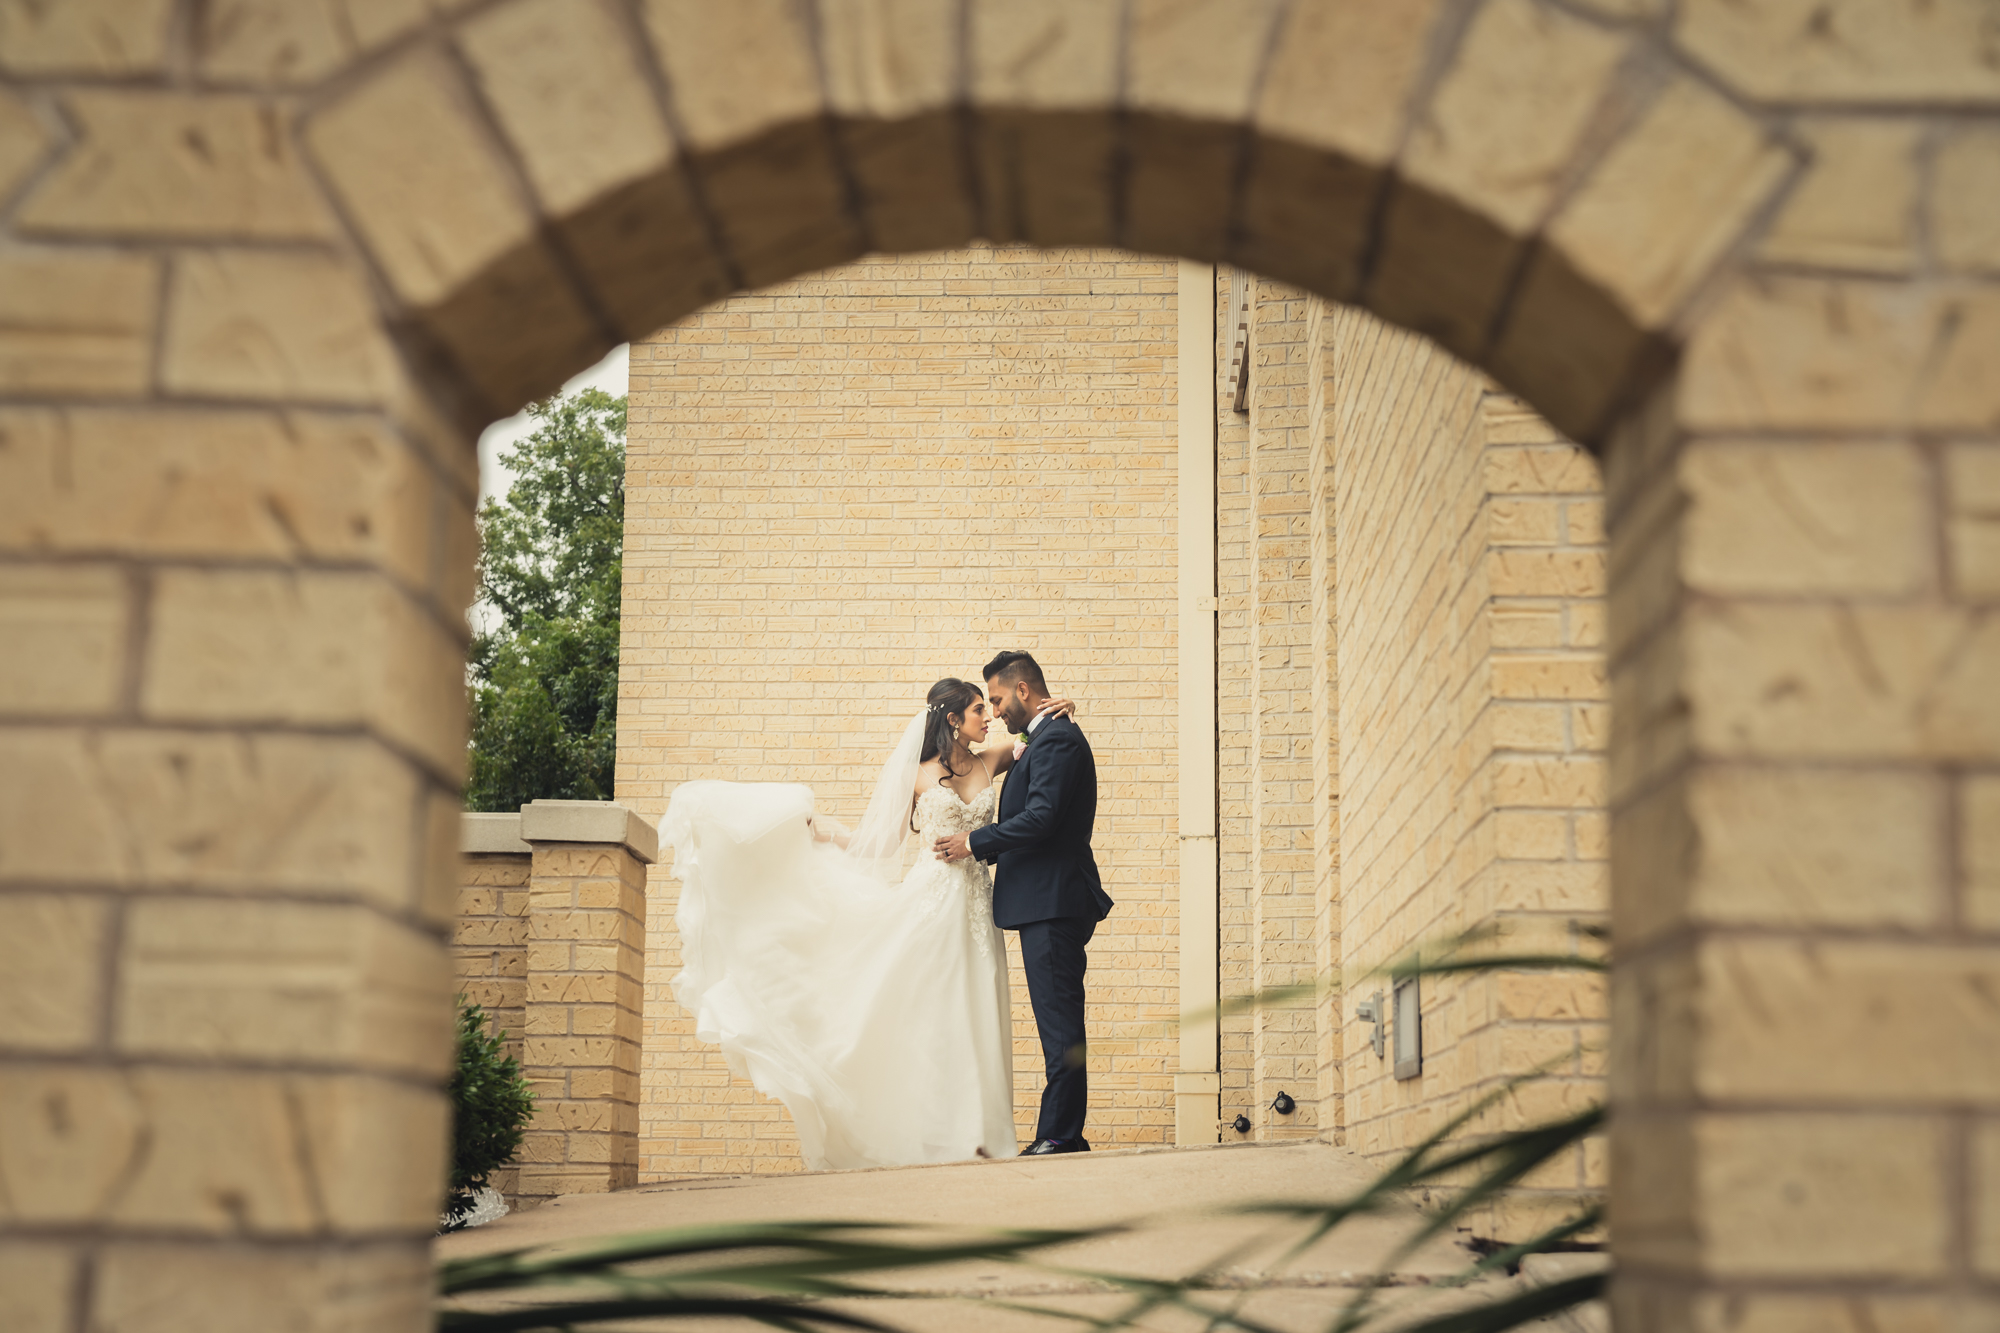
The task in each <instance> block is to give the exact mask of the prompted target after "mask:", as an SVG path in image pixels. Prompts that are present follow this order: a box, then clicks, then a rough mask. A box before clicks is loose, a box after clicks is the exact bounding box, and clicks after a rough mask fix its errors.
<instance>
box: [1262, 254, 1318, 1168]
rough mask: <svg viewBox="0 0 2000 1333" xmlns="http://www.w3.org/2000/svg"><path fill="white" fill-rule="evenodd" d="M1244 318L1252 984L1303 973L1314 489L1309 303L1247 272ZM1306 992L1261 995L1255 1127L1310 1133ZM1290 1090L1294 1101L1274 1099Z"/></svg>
mask: <svg viewBox="0 0 2000 1333" xmlns="http://www.w3.org/2000/svg"><path fill="white" fill-rule="evenodd" d="M1252 282H1253V284H1254V286H1253V291H1254V296H1253V298H1252V301H1251V311H1252V314H1251V321H1250V322H1251V331H1250V359H1251V363H1252V365H1251V370H1250V390H1249V398H1250V488H1251V542H1250V551H1251V570H1252V573H1251V589H1252V596H1253V598H1254V601H1253V604H1252V605H1253V611H1252V614H1251V617H1250V643H1251V654H1250V681H1251V686H1250V689H1251V702H1252V712H1251V723H1250V731H1251V737H1252V743H1251V752H1252V754H1253V756H1254V760H1253V762H1254V763H1255V765H1256V772H1255V774H1254V777H1253V781H1252V785H1251V795H1250V823H1251V835H1250V863H1251V877H1252V885H1253V890H1252V897H1251V958H1252V960H1253V967H1254V977H1255V982H1256V988H1257V989H1258V990H1260V991H1263V990H1269V989H1271V988H1274V987H1281V986H1297V985H1301V984H1305V983H1309V982H1310V981H1311V980H1312V979H1313V975H1314V971H1315V968H1316V967H1317V964H1318V958H1317V956H1316V950H1315V947H1314V943H1313V927H1314V916H1315V911H1314V847H1313V830H1312V823H1313V813H1312V812H1313V773H1312V745H1313V699H1312V683H1313V682H1312V676H1313V672H1312V660H1311V659H1312V645H1313V630H1312V624H1311V617H1312V586H1311V583H1310V574H1311V569H1312V536H1311V527H1312V493H1311V487H1310V485H1309V483H1308V480H1307V476H1306V469H1307V467H1308V464H1309V462H1310V457H1311V448H1310V442H1309V440H1308V438H1307V430H1306V424H1307V406H1308V403H1309V400H1310V395H1311V386H1310V384H1309V383H1308V375H1307V368H1308V363H1309V360H1310V348H1309V346H1308V344H1307V342H1306V323H1307V320H1306V308H1307V305H1308V304H1309V298H1308V297H1307V296H1306V294H1305V293H1304V292H1302V291H1299V290H1298V289H1296V288H1292V287H1286V286H1283V285H1281V284H1278V283H1274V282H1269V281H1266V280H1264V279H1260V278H1259V279H1252ZM1316 1027H1317V1017H1316V1013H1315V1006H1314V1005H1313V1003H1312V1002H1311V1001H1310V1000H1307V999H1294V1000H1289V1001H1286V1002H1283V1003H1268V1002H1267V1003H1264V1004H1260V1005H1259V1006H1258V1009H1257V1014H1256V1036H1255V1044H1254V1046H1253V1048H1252V1049H1253V1060H1254V1064H1253V1067H1252V1077H1251V1084H1250V1087H1251V1097H1252V1101H1251V1105H1250V1106H1249V1107H1248V1108H1247V1109H1248V1112H1249V1115H1250V1119H1251V1121H1252V1122H1253V1124H1254V1125H1255V1126H1256V1128H1255V1130H1254V1131H1253V1133H1254V1134H1255V1136H1256V1137H1257V1138H1260V1139H1283V1138H1310V1137H1313V1136H1314V1135H1316V1134H1318V1133H1319V1118H1318V1097H1317V1092H1318V1087H1319V1070H1318V1067H1317V1066H1318V1049H1317V1048H1318V1039H1317V1031H1316ZM1281 1092H1282V1093H1286V1094H1288V1095H1289V1096H1290V1097H1291V1098H1292V1100H1293V1102H1294V1104H1295V1108H1296V1109H1294V1110H1293V1111H1292V1112H1291V1113H1290V1114H1280V1113H1279V1112H1277V1111H1276V1110H1274V1109H1272V1103H1273V1102H1274V1101H1275V1100H1276V1099H1277V1096H1278V1094H1279V1093H1281Z"/></svg>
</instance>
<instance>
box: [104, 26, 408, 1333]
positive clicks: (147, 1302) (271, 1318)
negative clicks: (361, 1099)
mask: <svg viewBox="0 0 2000 1333" xmlns="http://www.w3.org/2000/svg"><path fill="white" fill-rule="evenodd" d="M301 7H303V6H301ZM429 1253H430V1250H429V1247H428V1246H427V1245H425V1244H423V1243H422V1242H421V1241H419V1240H403V1241H393V1242H388V1243H384V1242H381V1241H375V1242H373V1243H359V1244H351V1245H337V1246H335V1245H329V1246H325V1247H314V1248H311V1249H308V1248H304V1247H296V1248H295V1247H261V1246H238V1245H215V1244H208V1245H195V1244H186V1243H178V1244H176V1243H171V1242H168V1243H162V1242H160V1241H151V1242H139V1243H130V1244H115V1243H114V1244H109V1245H106V1246H105V1247H104V1248H103V1250H102V1251H101V1252H100V1255H99V1259H98V1270H97V1272H98V1279H97V1283H96V1287H95V1290H94V1292H93V1296H92V1301H91V1309H92V1313H93V1315H94V1317H95V1318H97V1319H98V1320H99V1321H100V1323H101V1326H102V1327H103V1328H104V1329H106V1330H107V1333H110V1331H111V1330H116V1333H126V1331H127V1330H132V1331H133V1333H139V1331H140V1330H144V1333H152V1331H153V1330H155V1329H158V1330H161V1331H162V1333H166V1331H167V1330H173V1331H174V1333H178V1331H179V1330H181V1329H197V1328H198V1329H201V1330H203V1331H204V1333H270V1330H273V1329H281V1328H286V1327H287V1326H288V1325H294V1324H295V1322H296V1320H297V1319H298V1317H299V1312H300V1311H301V1310H310V1311H312V1316H311V1317H312V1318H313V1319H315V1320H317V1321H319V1322H320V1323H321V1324H322V1325H323V1326H324V1327H326V1328H328V1329H341V1330H347V1329H354V1330H360V1329H383V1330H388V1329H417V1328H422V1327H424V1325H425V1323H426V1321H428V1320H430V1319H432V1318H433V1317H434V1316H433V1315H432V1313H431V1308H430V1307H431V1276H430V1266H429Z"/></svg>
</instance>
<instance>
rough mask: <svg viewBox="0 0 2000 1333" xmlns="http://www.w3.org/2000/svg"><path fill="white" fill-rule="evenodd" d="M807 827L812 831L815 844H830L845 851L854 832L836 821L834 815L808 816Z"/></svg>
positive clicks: (816, 814)
mask: <svg viewBox="0 0 2000 1333" xmlns="http://www.w3.org/2000/svg"><path fill="white" fill-rule="evenodd" d="M806 827H807V828H808V829H811V830H812V835H813V841H814V842H830V843H832V844H833V845H834V846H836V847H838V848H840V849H841V850H843V851H845V850H846V849H847V843H848V840H849V839H850V838H852V837H853V836H854V830H853V829H851V828H849V827H847V825H845V824H843V823H841V822H840V821H839V820H838V819H835V818H834V817H833V816H832V815H822V814H818V813H814V814H810V815H807V816H806Z"/></svg>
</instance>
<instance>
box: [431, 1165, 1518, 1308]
mask: <svg viewBox="0 0 2000 1333" xmlns="http://www.w3.org/2000/svg"><path fill="white" fill-rule="evenodd" d="M1371 1174H1372V1173H1371V1171H1370V1170H1369V1168H1368V1167H1366V1166H1365V1165H1363V1164H1362V1163H1361V1161H1360V1160H1359V1159H1358V1158H1357V1157H1355V1156H1354V1155H1353V1154H1351V1153H1349V1152H1347V1151H1346V1150H1345V1149H1341V1148H1335V1147H1331V1146H1329V1145H1327V1144H1322V1143H1313V1142H1306V1143H1292V1144H1272V1145H1264V1144H1241V1145H1231V1146H1227V1147H1216V1148H1201V1149H1188V1148H1182V1149H1158V1150H1127V1151H1122V1152H1100V1153H1090V1154H1087V1155H1085V1154H1078V1155H1075V1156H1068V1157H1055V1158H1014V1159H1012V1160H1009V1161H1001V1162H967V1163H961V1164H954V1165H951V1166H934V1167H907V1168H902V1169H897V1170H887V1171H833V1172H819V1173H814V1174H792V1175H782V1176H735V1177H725V1178H720V1179H718V1178H715V1177H703V1178H700V1179H694V1180H682V1181H673V1182H669V1183H666V1184H661V1185H649V1186H646V1187H644V1188H642V1189H636V1190H630V1191H626V1192H624V1193H619V1194H610V1195H575V1196H571V1197H568V1198H563V1199H558V1200H555V1201H553V1202H551V1203H548V1204H545V1205H543V1206H542V1207H540V1208H537V1209H534V1210H533V1211H530V1212H527V1213H521V1214H516V1215H514V1216H511V1217H507V1218H503V1219H502V1220H500V1221H499V1222H495V1223H493V1224H491V1225H489V1226H486V1227H482V1228H480V1229H478V1230H476V1231H468V1232H461V1233H459V1234H457V1235H453V1236H447V1237H444V1238H442V1239H440V1240H439V1241H438V1254H439V1257H440V1258H444V1259H451V1258H460V1257H465V1256H470V1255H477V1254H487V1253H492V1252H494V1251H499V1250H512V1249H520V1248H524V1247H529V1246H554V1247H564V1248H567V1247H571V1246H574V1245H577V1244H578V1243H581V1242H584V1241H588V1240H592V1239H596V1238H600V1237H605V1236H614V1235H620V1234H625V1233H629V1232H634V1231H644V1230H652V1229H658V1228H664V1227H688V1226H703V1225H713V1224H721V1223H731V1222H748V1221H756V1222H770V1221H782V1220H806V1219H842V1220H856V1221H893V1222H908V1223H912V1224H915V1225H917V1226H919V1227H922V1228H924V1232H923V1234H925V1235H926V1236H928V1237H933V1238H935V1237H939V1236H944V1235H949V1234H953V1233H954V1232H956V1231H958V1230H959V1229H979V1228H1011V1227H1026V1228H1062V1229H1068V1228H1082V1227H1101V1226H1107V1225H1111V1224H1116V1223H1121V1222H1130V1223H1133V1226H1132V1227H1131V1229H1129V1230H1125V1231H1121V1232H1119V1233H1117V1234H1112V1235H1105V1236H1100V1237H1096V1238H1092V1239H1090V1240H1087V1241H1083V1242H1080V1243H1077V1244H1073V1245H1070V1246H1066V1247H1064V1248H1062V1249H1060V1250H1057V1251H1051V1252H1049V1253H1047V1254H1045V1255H1043V1256H1041V1258H1040V1261H1039V1263H1038V1264H1037V1265H1035V1266H1022V1265H1011V1264H1003V1263H996V1262H991V1261H982V1262H976V1263H969V1264H962V1265H957V1266H954V1267H951V1268H937V1269H929V1270H924V1271H921V1272H918V1273H913V1274H909V1275H905V1276H903V1277H901V1278H897V1277H894V1276H890V1277H885V1278H883V1279H881V1280H880V1282H879V1285H881V1286H883V1287H885V1288H889V1289H891V1290H893V1291H894V1292H896V1293H898V1294H897V1295H894V1296H885V1297H882V1298H877V1299H873V1300H869V1301H863V1302H854V1303H851V1304H842V1305H840V1306H839V1307H838V1308H843V1309H851V1310H852V1311H853V1312H854V1313H857V1314H863V1315H865V1316H867V1317H869V1318H872V1319H876V1320H879V1321H880V1322H882V1323H885V1324H889V1325H892V1326H894V1327H897V1328H903V1329H910V1330H932V1329H936V1330H953V1331H954V1333H956V1331H957V1330H965V1331H966V1333H985V1331H986V1330H994V1331H996V1333H999V1331H1001V1330H1005V1331H1006V1333H1014V1330H1017V1329H1018V1330H1024V1331H1025V1330H1029V1329H1048V1330H1061V1329H1064V1328H1066V1327H1074V1325H1073V1324H1070V1323H1069V1321H1052V1320H1050V1319H1047V1318H1046V1317H1043V1316H1037V1315H1033V1314H1029V1313H1024V1312H1021V1311H1019V1310H1016V1309H1010V1308H1006V1306H1005V1305H1003V1304H1002V1302H1005V1303H1007V1304H1009V1305H1011V1304H1014V1303H1023V1304H1030V1303H1031V1304H1034V1305H1037V1306H1041V1307H1045V1308H1049V1309H1052V1310H1062V1311H1064V1312H1066V1313H1069V1314H1071V1315H1088V1316H1096V1317H1102V1316H1104V1315H1108V1314H1111V1313H1113V1312H1115V1311H1116V1310H1118V1309H1120V1308H1121V1307H1122V1306H1123V1305H1124V1304H1125V1303H1126V1302H1127V1300H1128V1298H1127V1297H1125V1296H1123V1295H1119V1294H1117V1293H1116V1291H1115V1289H1114V1288H1110V1287H1107V1286H1106V1285H1105V1284H1104V1283H1102V1282H1101V1281H1097V1280H1093V1279H1092V1278H1090V1277H1089V1276H1088V1273H1118V1274H1130V1275H1140V1276H1149V1277H1169V1276H1178V1275H1182V1274H1188V1273H1194V1272H1198V1271H1203V1270H1211V1269H1212V1270H1214V1271H1215V1272H1216V1276H1217V1279H1218V1280H1217V1283H1216V1285H1217V1286H1218V1287H1220V1288H1225V1290H1217V1291H1214V1292H1209V1293H1205V1299H1207V1300H1209V1301H1212V1302H1215V1303H1217V1304H1230V1303H1234V1302H1238V1301H1241V1302H1243V1305H1242V1310H1243V1313H1244V1314H1246V1315H1248V1316H1251V1317H1253V1318H1255V1319H1257V1320H1258V1321H1259V1322H1261V1323H1263V1324H1265V1325H1267V1326H1269V1327H1273V1328H1276V1329H1284V1330H1290V1329H1307V1328H1313V1329H1318V1328H1325V1327H1326V1326H1327V1324H1328V1322H1329V1321H1330V1319H1331V1318H1332V1316H1333V1315H1334V1313H1335V1311H1336V1310H1337V1309H1338V1308H1339V1307H1340V1306H1341V1305H1342V1304H1344V1303H1345V1302H1346V1301H1347V1300H1348V1299H1350V1298H1351V1297H1352V1296H1353V1295H1354V1292H1355V1289H1356V1287H1357V1285H1358V1284H1359V1281H1360V1280H1361V1279H1362V1278H1363V1277H1365V1276H1366V1275H1367V1274H1369V1273H1372V1272H1374V1271H1375V1270H1376V1269H1377V1268H1378V1267H1380V1266H1381V1265H1382V1264H1383V1263H1384V1262H1385V1261H1387V1260H1389V1259H1390V1258H1391V1257H1392V1255H1394V1253H1395V1251H1396V1250H1397V1248H1398V1246H1399V1244H1400V1243H1401V1242H1402V1241H1403V1240H1404V1239H1405V1238H1406V1237H1407V1236H1408V1235H1409V1234H1410V1231H1411V1229H1412V1227H1413V1226H1414V1225H1415V1223H1416V1221H1417V1216H1418V1215H1417V1214H1416V1212H1415V1211H1414V1210H1413V1209H1399V1210H1398V1211H1396V1212H1394V1213H1392V1214H1388V1215H1379V1216H1373V1217H1365V1218H1360V1219H1356V1220H1354V1221H1351V1222H1348V1223H1346V1224H1344V1225H1343V1226H1341V1227H1340V1228H1339V1229H1338V1230H1336V1231H1335V1232H1333V1233H1332V1234H1331V1235H1329V1236H1327V1237H1325V1238H1323V1239H1321V1240H1319V1241H1318V1242H1316V1243H1314V1244H1313V1245H1311V1246H1310V1247H1308V1248H1307V1249H1305V1250H1304V1251H1303V1252H1301V1253H1299V1254H1297V1255H1296V1256H1295V1257H1291V1258H1289V1259H1288V1258H1287V1257H1286V1251H1287V1250H1288V1249H1289V1248H1290V1247H1291V1245H1292V1244H1293V1242H1294V1241H1295V1240H1297V1239H1298V1238H1299V1236H1300V1231H1299V1228H1298V1226H1297V1224H1295V1223H1290V1222H1285V1223H1274V1222H1273V1221H1272V1220H1270V1219H1268V1218H1256V1217H1247V1216H1244V1215H1242V1214H1241V1213H1239V1212H1236V1211H1234V1210H1235V1209H1237V1208H1238V1207H1240V1206H1241V1205H1243V1204H1246V1203H1253V1202H1265V1201H1271V1200H1291V1201H1298V1200H1312V1201H1328V1200H1334V1199H1339V1198H1344V1197H1347V1196H1350V1195H1353V1194H1355V1193H1356V1192H1358V1191H1359V1190H1360V1189H1361V1188H1362V1187H1363V1186H1364V1185H1365V1184H1366V1183H1367V1182H1368V1180H1369V1179H1370V1178H1371ZM1471 1259H1472V1256H1471V1255H1470V1253H1469V1252H1468V1251H1467V1250H1465V1249H1464V1248H1462V1247H1461V1246H1460V1245H1459V1244H1457V1243H1456V1242H1455V1241H1454V1240H1450V1239H1444V1238H1439V1239H1436V1240H1433V1241H1431V1242H1430V1243H1428V1244H1426V1245H1424V1246H1423V1247H1421V1248H1419V1249H1418V1250H1417V1251H1415V1252H1414V1253H1412V1254H1409V1255H1406V1256H1403V1257H1402V1258H1401V1259H1400V1260H1399V1261H1398V1262H1397V1263H1396V1268H1395V1272H1396V1283H1397V1287H1396V1289H1395V1290H1394V1291H1392V1292H1391V1293H1390V1294H1389V1295H1390V1299H1391V1300H1392V1301H1399V1302H1412V1303H1413V1304H1414V1305H1415V1306H1418V1307H1421V1308H1422V1309H1423V1310H1424V1311H1425V1312H1427V1313H1435V1312H1440V1311H1441V1310H1442V1309H1444V1308H1446V1307H1448V1306H1449V1305H1454V1304H1457V1303H1459V1302H1461V1301H1464V1300H1467V1299H1481V1300H1483V1299H1489V1298H1491V1297H1493V1296H1496V1295H1499V1294H1502V1291H1503V1290H1504V1289H1512V1288H1513V1287H1514V1285H1515V1284H1514V1282H1513V1281H1512V1280H1509V1279H1498V1280H1494V1281H1489V1282H1487V1283H1485V1284H1482V1286H1481V1287H1480V1288H1477V1289H1473V1290H1471V1291H1469V1292H1468V1291H1439V1290H1437V1289H1435V1288H1433V1287H1432V1286H1431V1285H1430V1284H1431V1283H1433V1282H1435V1281H1436V1280H1437V1279H1439V1278H1443V1277H1445V1276H1447V1275H1449V1274H1451V1273H1454V1272H1457V1271H1459V1270H1460V1269H1462V1268H1464V1267H1465V1266H1466V1265H1467V1264H1468V1263H1469V1262H1471ZM1503 1284H1504V1288H1503ZM1251 1285H1255V1286H1257V1287H1258V1288H1259V1290H1256V1291H1255V1292H1249V1293H1246V1292H1245V1291H1243V1290H1241V1289H1242V1288H1244V1287H1247V1286H1251ZM1203 1322H1204V1321H1201V1320H1198V1319H1196V1318H1194V1317H1193V1316H1192V1315H1173V1314H1163V1313H1156V1314H1154V1315H1152V1316H1149V1317H1148V1318H1147V1319H1146V1320H1144V1321H1143V1322H1142V1323H1141V1324H1140V1325H1139V1326H1140V1327H1143V1328H1146V1329H1163V1330H1164V1329H1179V1328H1190V1329H1192V1328H1199V1327H1201V1326H1202V1323H1203ZM705 1326H706V1325H705ZM713 1326H714V1327H738V1325H713ZM634 1327H658V1325H635V1326H634ZM674 1327H677V1328H678V1327H691V1326H690V1325H686V1324H677V1325H674Z"/></svg>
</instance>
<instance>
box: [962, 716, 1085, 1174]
mask: <svg viewBox="0 0 2000 1333" xmlns="http://www.w3.org/2000/svg"><path fill="white" fill-rule="evenodd" d="M996 819H997V822H995V823H992V824H988V825H987V826H986V827H985V828H982V829H978V830H975V831H974V833H973V834H972V837H971V839H970V840H969V841H970V843H971V846H972V854H973V855H974V856H976V857H978V858H979V859H980V860H982V861H987V862H997V863H998V866H997V870H996V872H995V874H994V877H993V923H994V924H995V925H997V926H999V927H1000V928H1001V929H1002V930H1014V931H1019V932H1020V937H1021V964H1022V968H1023V970H1024V971H1025V972H1026V973H1027V976H1028V998H1029V1000H1030V1001H1032V1002H1033V1004H1034V1006H1035V1026H1036V1028H1037V1029H1039V1030H1040V1032H1041V1036H1042V1059H1043V1061H1044V1063H1045V1064H1046V1066H1047V1068H1048V1086H1047V1087H1045V1088H1044V1089H1043V1090H1042V1116H1041V1121H1040V1124H1039V1125H1038V1126H1037V1128H1036V1131H1035V1137H1036V1138H1038V1139H1065V1140H1067V1139H1080V1138H1082V1137H1083V1117H1084V1112H1085V1110H1086V1109H1088V1106H1089V1100H1090V1097H1089V1084H1088V1080H1087V1078H1086V1076H1085V1074H1084V1067H1083V1046H1084V1037H1083V974H1084V968H1085V965H1086V964H1085V959H1084V952H1083V950H1084V946H1085V945H1086V944H1088V943H1089V942H1090V937H1091V935H1092V933H1094V932H1095V931H1096V929H1097V923H1098V922H1099V921H1102V920H1103V919H1104V918H1105V916H1106V915H1107V914H1108V913H1109V912H1110V911H1111V899H1110V897H1109V896H1107V895H1106V894H1105V892H1104V885H1103V884H1102V882H1100V880H1099V878H1098V874H1097V859H1096V858H1095V857H1094V856H1092V855H1091V853H1090V830H1091V825H1092V824H1094V823H1095V822H1096V820H1097V760H1096V758H1095V757H1094V756H1093V755H1092V754H1091V753H1090V742H1089V741H1087V740H1085V739H1084V737H1083V729H1082V728H1081V727H1079V726H1077V725H1076V723H1074V722H1072V721H1071V720H1070V719H1069V718H1067V717H1052V718H1049V719H1047V720H1045V721H1043V722H1042V723H1040V724H1039V725H1037V726H1036V727H1035V729H1034V730H1033V731H1032V732H1030V733H1029V735H1028V749H1027V753H1025V754H1023V755H1022V756H1021V758H1020V759H1019V760H1018V761H1017V762H1016V763H1015V764H1014V767H1013V769H1012V770H1011V771H1010V772H1009V773H1008V774H1007V783H1006V785H1005V786H1004V787H1002V788H1001V789H1000V810H999V813H998V815H997V817H996Z"/></svg>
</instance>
